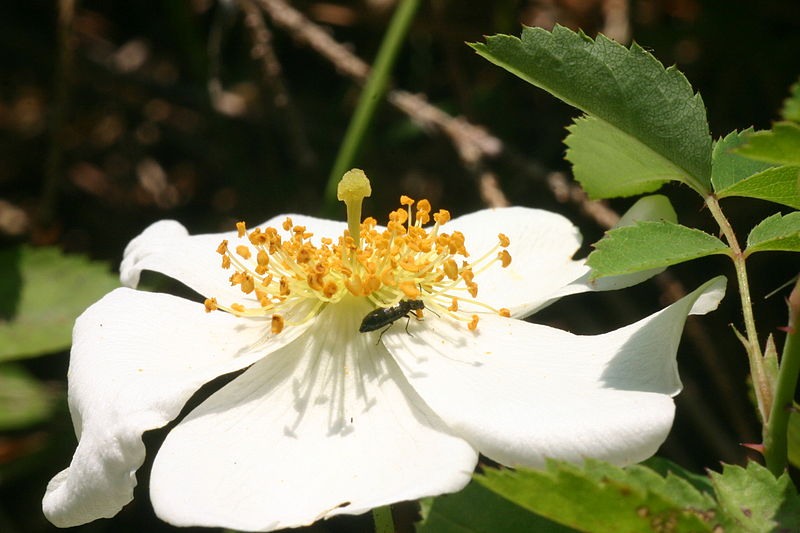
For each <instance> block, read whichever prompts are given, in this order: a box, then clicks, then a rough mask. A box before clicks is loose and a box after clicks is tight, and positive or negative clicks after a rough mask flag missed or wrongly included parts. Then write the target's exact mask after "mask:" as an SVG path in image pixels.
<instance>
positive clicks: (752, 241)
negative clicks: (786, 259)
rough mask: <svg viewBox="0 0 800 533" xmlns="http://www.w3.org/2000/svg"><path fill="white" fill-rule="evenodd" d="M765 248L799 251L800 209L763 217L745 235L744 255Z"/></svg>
mask: <svg viewBox="0 0 800 533" xmlns="http://www.w3.org/2000/svg"><path fill="white" fill-rule="evenodd" d="M767 250H772V251H784V252H800V211H794V212H792V213H789V214H788V215H781V214H780V213H775V214H774V215H772V216H770V217H767V218H765V219H764V220H762V221H761V222H759V223H758V225H757V226H756V227H755V228H753V229H752V231H751V232H750V235H748V236H747V249H745V251H744V253H745V256H748V255H750V254H753V253H755V252H764V251H767Z"/></svg>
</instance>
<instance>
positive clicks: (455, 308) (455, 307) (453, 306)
mask: <svg viewBox="0 0 800 533" xmlns="http://www.w3.org/2000/svg"><path fill="white" fill-rule="evenodd" d="M447 310H448V311H452V312H454V313H455V312H457V311H458V298H453V303H451V304H450V307H448V308H447Z"/></svg>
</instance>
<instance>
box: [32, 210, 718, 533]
mask: <svg viewBox="0 0 800 533" xmlns="http://www.w3.org/2000/svg"><path fill="white" fill-rule="evenodd" d="M405 203H407V202H405ZM420 207H422V209H421V210H419V208H420ZM417 208H418V211H417V213H416V218H417V219H419V220H421V221H424V220H425V219H426V218H429V217H428V216H427V215H426V209H427V211H428V212H429V211H430V208H429V206H428V204H427V202H424V201H422V202H419V203H418V204H417ZM407 209H408V210H407V211H406V208H402V209H401V210H398V211H395V212H394V214H393V215H392V217H393V218H392V220H393V222H392V223H390V228H392V229H390V230H386V231H387V233H386V235H389V237H388V240H386V239H384V238H383V237H381V233H382V231H383V230H382V229H381V228H377V227H375V226H374V222H373V221H369V220H368V221H366V222H365V224H363V225H362V226H361V228H360V230H359V229H355V230H354V229H353V228H358V227H359V226H358V224H357V222H356V224H355V226H354V225H353V224H352V222H353V221H354V220H355V221H357V220H358V219H359V218H356V217H360V215H353V213H350V214H349V215H348V217H349V220H350V221H351V225H350V228H351V229H350V234H351V235H353V234H354V231H355V232H359V231H360V238H359V239H358V241H359V242H358V243H356V242H355V241H356V240H355V239H353V240H350V241H349V244H350V246H349V248H348V246H347V243H348V241H347V239H344V240H343V241H342V242H343V243H344V247H343V248H338V249H336V250H334V246H335V244H334V242H332V241H327V240H326V241H323V240H322V238H323V237H328V238H330V239H332V240H333V241H336V240H337V239H338V238H339V237H341V236H342V235H343V234H344V230H345V228H346V227H347V225H346V224H344V223H340V222H334V221H329V220H320V219H316V218H311V217H305V216H301V215H291V219H292V222H289V223H286V225H285V228H286V229H287V230H288V234H289V235H295V236H297V237H295V238H294V240H292V238H287V237H284V240H283V241H282V242H281V243H280V244H277V241H276V240H274V235H277V233H276V234H273V237H260V236H259V235H265V234H267V233H270V234H271V231H268V230H266V229H265V228H267V227H278V228H280V227H281V226H282V225H283V224H284V223H285V219H286V218H287V217H286V216H285V215H284V216H281V217H276V218H274V219H272V220H269V221H267V222H266V223H265V224H263V225H261V226H259V227H258V231H256V232H255V233H254V232H250V233H245V232H244V231H243V228H241V230H242V231H240V232H238V234H237V232H232V233H228V234H217V235H197V236H190V235H188V233H187V231H186V230H185V229H184V227H183V226H181V225H180V224H178V223H177V222H173V221H162V222H158V223H156V224H153V225H152V226H151V227H149V228H148V229H147V230H145V232H144V233H143V234H142V235H140V236H139V237H137V238H136V239H134V240H133V241H132V242H131V243H130V245H129V246H128V248H127V249H126V251H125V258H124V260H123V264H122V268H121V271H122V279H123V282H124V283H125V284H126V285H129V286H135V285H136V284H137V283H138V278H139V273H140V272H141V271H142V270H145V269H147V270H154V271H158V272H161V273H164V274H166V275H169V276H172V277H174V278H175V279H178V280H180V281H181V282H183V283H184V284H186V285H187V286H189V287H190V288H192V289H194V290H195V291H197V292H198V293H200V294H201V295H203V296H204V297H207V298H212V297H213V298H215V299H216V300H215V301H211V300H207V301H206V307H207V308H208V309H212V310H213V309H215V308H219V309H220V310H215V311H213V312H210V313H206V312H204V310H203V305H202V304H199V303H197V302H193V301H189V300H186V299H183V298H178V297H175V296H171V295H167V294H158V293H150V292H142V291H137V290H133V289H128V288H122V289H117V290H115V291H113V292H111V293H110V294H108V295H107V296H106V297H104V298H103V299H102V300H100V301H99V302H97V303H96V304H94V305H93V306H92V307H90V308H89V309H87V310H86V312H85V313H84V314H83V315H82V316H81V317H80V318H79V319H78V321H77V322H76V324H75V330H74V345H73V349H72V356H71V360H70V369H69V404H70V411H71V414H72V418H73V422H74V425H75V431H76V434H77V437H78V440H79V442H78V447H77V450H76V452H75V455H74V457H73V459H72V463H71V465H70V466H69V468H67V469H66V470H64V471H63V472H61V473H59V474H58V475H57V476H55V477H54V478H53V480H52V481H51V482H50V484H49V486H48V488H47V493H46V494H45V497H44V502H43V507H44V511H45V514H46V515H47V517H48V519H49V520H50V521H51V522H53V523H54V524H56V525H57V526H61V527H67V526H74V525H78V524H82V523H86V522H89V521H92V520H95V519H97V518H100V517H111V516H113V515H115V514H116V513H117V512H118V511H119V510H120V509H121V508H122V507H123V506H124V505H125V504H126V503H128V502H129V501H130V500H131V499H132V497H133V487H134V486H135V485H136V477H135V474H136V470H137V469H138V468H139V466H141V464H142V463H143V461H144V453H145V449H144V446H143V444H142V440H141V437H142V434H143V433H144V432H145V431H148V430H151V429H154V428H158V427H161V426H163V425H165V424H166V423H168V422H169V421H171V420H172V419H174V418H175V417H176V416H177V415H178V414H179V412H180V411H181V409H182V407H183V406H184V404H185V402H186V401H187V400H188V399H189V397H190V396H191V395H192V394H193V393H194V392H195V391H197V389H198V388H199V387H200V386H202V385H203V384H205V383H207V382H208V381H210V380H212V379H213V378H215V377H217V376H220V375H222V374H226V373H229V372H233V371H237V370H241V369H246V370H245V371H244V372H243V373H242V374H241V375H239V376H237V377H236V378H235V379H233V380H232V381H231V382H230V383H228V384H227V385H225V386H224V387H222V389H220V390H219V391H217V392H216V393H214V394H212V395H211V396H210V397H209V398H208V399H206V400H205V401H204V402H203V403H202V404H201V405H200V406H199V407H197V408H196V409H194V410H193V411H192V412H190V413H189V414H188V416H186V418H184V419H183V420H182V421H180V422H179V423H178V424H177V425H176V427H175V428H174V429H172V431H170V432H169V434H168V435H167V436H166V440H165V441H164V443H163V445H162V447H161V449H160V450H159V451H158V454H157V456H156V458H155V462H154V465H153V470H152V474H151V480H150V494H151V499H152V502H153V506H154V507H155V511H156V513H157V514H158V516H159V517H161V518H162V519H164V520H166V521H167V522H170V523H172V524H175V525H179V526H188V525H201V526H223V527H228V528H233V529H239V530H253V531H269V530H273V529H279V528H284V527H292V526H299V525H303V524H308V523H311V522H314V521H316V520H319V519H322V518H327V517H330V516H333V515H337V514H342V513H347V514H358V513H362V512H365V511H368V510H369V509H372V508H374V507H378V506H382V505H386V504H389V503H392V502H396V501H402V500H411V499H416V498H420V497H423V496H429V495H435V494H441V493H447V492H453V491H457V490H459V489H461V488H462V487H464V485H465V484H466V483H467V482H468V481H469V480H470V476H471V474H472V472H473V468H474V467H475V464H476V462H477V459H478V454H479V453H482V454H485V455H486V456H488V457H489V458H491V459H494V460H495V461H498V462H500V463H503V464H506V465H512V466H513V465H526V466H533V467H537V466H541V465H542V464H543V462H544V458H545V457H554V458H562V459H568V460H571V461H581V460H582V458H584V457H594V458H599V459H604V460H607V461H611V462H613V463H616V464H627V463H631V462H635V461H640V460H643V459H645V458H647V457H649V456H650V455H652V454H653V453H655V451H656V449H657V448H658V447H659V445H660V444H661V443H662V442H663V441H664V439H665V438H666V435H667V433H668V432H669V429H670V427H671V425H672V419H673V415H674V409H675V407H674V402H673V400H672V397H673V396H675V395H676V394H677V393H678V392H679V391H680V389H681V383H680V380H679V377H678V373H677V367H676V362H675V353H676V350H677V344H678V341H679V338H680V335H681V330H682V328H683V322H684V320H685V318H686V316H687V314H689V313H695V314H703V313H706V312H708V311H710V310H712V309H714V308H715V307H716V305H717V303H718V302H719V300H720V299H721V297H722V295H723V293H724V287H725V280H724V278H717V279H714V280H712V281H710V282H708V283H706V284H705V285H703V286H702V287H700V288H699V289H697V290H696V291H694V292H693V293H691V294H690V295H688V296H686V297H685V298H683V299H682V300H680V301H678V302H676V303H674V304H672V305H671V306H669V307H667V308H666V309H664V310H662V311H660V312H658V313H655V314H653V315H651V316H649V317H647V318H645V319H643V320H641V321H639V322H637V323H635V324H632V325H630V326H627V327H624V328H621V329H619V330H616V331H612V332H610V333H607V334H604V335H597V336H579V335H573V334H571V333H567V332H565V331H561V330H557V329H553V328H549V327H546V326H541V325H536V324H531V323H528V322H524V321H522V320H519V318H522V317H524V316H527V315H528V314H530V313H531V312H532V311H533V310H535V309H537V308H539V307H541V306H543V305H545V304H547V303H548V302H550V301H552V300H553V299H555V298H557V297H558V296H560V295H563V294H568V293H574V292H580V291H585V290H590V289H591V287H589V285H587V284H586V283H584V282H581V281H576V280H582V279H585V278H586V272H587V267H586V266H585V265H584V263H583V262H582V261H573V260H572V259H571V258H572V255H573V254H574V253H575V251H576V250H577V249H578V247H579V246H580V235H579V233H578V231H577V229H576V228H575V227H574V226H572V224H571V223H569V221H567V220H566V219H565V218H563V217H561V216H559V215H556V214H553V213H549V212H545V211H541V210H536V209H526V208H506V209H491V210H484V211H480V212H477V213H473V214H471V215H467V216H464V217H460V218H456V219H454V220H452V221H449V222H447V220H445V219H449V215H448V214H447V213H446V212H440V213H438V214H437V217H436V218H437V220H439V222H442V224H440V223H437V224H436V225H434V226H433V227H432V228H430V229H429V230H427V231H423V230H422V229H421V227H419V226H414V225H412V224H411V222H412V221H411V220H410V219H411V215H412V213H411V207H410V205H408V207H407ZM398 213H400V214H398ZM402 213H406V215H403V214H402ZM406 217H408V218H409V220H408V221H407V222H406V229H405V230H399V229H398V226H397V224H402V223H403V222H404V221H403V220H402V219H403V218H406ZM444 222H446V225H444V224H443V223H444ZM409 227H410V228H417V229H409ZM298 228H299V229H298ZM440 228H442V229H441V231H440ZM445 230H447V231H448V232H449V233H444V232H445ZM403 231H406V232H408V233H410V234H416V235H417V237H418V238H417V240H416V241H414V240H413V239H411V238H409V239H406V240H403V239H401V238H400V237H401V233H402V232H403ZM392 232H394V236H391V234H392ZM281 233H282V232H281ZM310 233H313V236H309V235H308V234H310ZM459 233H460V234H462V235H463V236H464V238H465V240H464V241H461V237H459V236H458V235H459ZM500 233H502V234H504V235H503V236H502V237H499V238H498V234H500ZM283 234H284V235H286V233H283ZM254 235H255V237H253V236H254ZM442 235H445V237H442ZM506 236H507V237H506ZM431 238H432V240H431V241H430V246H429V247H428V246H427V245H426V244H425V242H426V241H425V240H426V239H431ZM223 240H226V241H227V243H228V244H227V245H226V246H222V247H220V242H221V241H223ZM498 240H499V241H500V242H499V243H498ZM412 241H414V242H412ZM507 241H508V242H507ZM309 242H311V243H313V246H311V245H309ZM459 242H462V243H463V245H464V246H466V249H467V250H469V252H470V255H469V258H468V260H470V261H472V260H473V259H475V260H474V261H473V262H472V263H469V264H466V263H464V262H463V261H464V258H463V257H460V256H459V261H458V263H455V262H451V260H452V259H453V255H452V254H451V252H452V253H453V254H455V255H458V254H459V253H463V252H464V250H463V248H461V247H460V246H459V245H458V243H459ZM271 243H272V246H273V248H272V250H270V246H271ZM325 243H328V244H325ZM239 245H242V246H245V247H246V248H247V250H244V249H239V250H238V252H237V251H236V250H237V248H236V247H237V246H239ZM451 245H452V246H451ZM504 245H507V247H504ZM382 246H383V247H386V246H388V248H385V249H386V250H392V247H393V246H394V247H395V249H394V251H393V252H391V253H392V254H394V255H392V258H393V259H394V260H395V261H394V263H392V261H391V260H390V259H391V258H390V259H387V257H388V256H386V255H381V254H380V250H381V247H382ZM218 247H219V251H220V252H221V253H222V254H223V257H224V258H226V259H223V261H224V262H226V263H227V262H228V261H232V262H233V265H232V266H231V267H230V268H229V269H227V270H224V269H222V268H220V265H219V262H220V255H218V253H217V251H218ZM303 247H306V252H301V251H300V250H301V249H302V248H303ZM413 247H421V250H420V251H414V250H412V248H413ZM325 250H327V251H325ZM356 250H360V251H362V252H363V251H365V250H367V251H369V252H364V254H363V255H362V256H361V260H360V261H359V260H358V259H357V258H354V257H353V254H354V253H356V252H355V251H356ZM370 250H371V251H370ZM426 250H429V251H426ZM259 251H266V252H267V254H266V255H267V256H268V257H267V258H266V259H265V256H264V254H261V256H260V257H259V254H258V252H259ZM270 251H271V252H272V253H271V254H270V253H269V252H270ZM331 252H334V253H331ZM337 253H338V254H339V255H338V256H337V255H336V254H337ZM486 253H488V255H487V254H486ZM509 253H510V257H511V258H513V260H512V261H511V264H510V265H508V261H509V259H510V258H509V257H508V256H507V255H508V254H509ZM308 254H310V256H309V255H308ZM390 255H391V254H390ZM248 257H249V258H248ZM337 257H338V258H337ZM495 258H497V259H498V260H497V261H495ZM306 260H308V261H306ZM404 261H405V263H404ZM501 263H504V264H507V268H503V267H502V264H501ZM259 265H260V266H261V268H259ZM316 265H323V266H322V267H317V266H316ZM423 265H428V266H423ZM323 267H324V268H323ZM454 268H455V270H453V269H454ZM415 269H416V270H415ZM348 270H349V271H350V274H349V275H348ZM468 271H471V272H472V273H473V274H474V278H473V276H472V274H469V273H467V274H465V272H468ZM232 272H238V276H237V275H236V274H234V276H233V282H234V285H233V286H232V285H231V283H229V278H231V273H232ZM315 273H316V274H319V276H318V277H314V276H315ZM370 273H372V274H373V277H374V278H375V279H377V280H378V282H377V284H376V282H375V281H372V280H373V277H370ZM270 275H272V279H271V281H270V280H269V278H268V276H270ZM356 276H358V277H356ZM251 282H252V283H253V286H251V285H250V284H251ZM473 286H475V288H474V289H473ZM476 291H477V294H476ZM454 296H455V297H456V298H457V302H456V303H455V304H454V303H453V297H454ZM403 300H415V301H417V300H421V301H422V302H424V304H425V309H424V310H422V311H420V313H421V314H422V315H423V316H422V318H421V319H419V318H418V317H417V318H415V317H413V316H412V317H411V318H410V322H409V323H408V325H407V328H408V331H406V319H405V318H403V319H401V320H399V321H398V322H397V323H395V324H394V325H393V326H392V327H391V328H389V329H388V330H387V331H385V332H382V331H381V330H380V329H379V330H375V331H370V332H367V333H360V332H359V326H360V325H361V323H362V320H363V319H364V317H365V316H366V315H367V314H368V313H369V312H370V311H373V310H375V309H376V308H377V307H388V306H392V305H397V304H398V302H400V301H403ZM234 303H235V304H236V305H234ZM239 306H241V307H239ZM456 307H457V308H458V310H457V311H456V310H455V309H456ZM223 309H227V310H229V311H230V312H223V311H222V310H223ZM507 311H508V312H507ZM603 312H608V311H603ZM506 314H510V315H511V316H510V318H507V317H505V316H501V315H506ZM237 315H238V316H237ZM476 317H478V318H476ZM381 329H382V328H381Z"/></svg>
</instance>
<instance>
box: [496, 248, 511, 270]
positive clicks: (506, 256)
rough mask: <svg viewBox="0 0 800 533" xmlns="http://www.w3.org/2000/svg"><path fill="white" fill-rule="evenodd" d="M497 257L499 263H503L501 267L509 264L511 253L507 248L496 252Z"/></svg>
mask: <svg viewBox="0 0 800 533" xmlns="http://www.w3.org/2000/svg"><path fill="white" fill-rule="evenodd" d="M497 258H498V259H499V260H500V264H501V265H503V268H506V267H507V266H508V265H510V264H511V254H510V253H508V250H501V251H500V253H498V254H497Z"/></svg>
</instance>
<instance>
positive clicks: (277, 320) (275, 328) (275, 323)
mask: <svg viewBox="0 0 800 533" xmlns="http://www.w3.org/2000/svg"><path fill="white" fill-rule="evenodd" d="M284 324H285V321H284V320H283V317H282V316H281V315H272V334H273V335H277V334H278V333H280V332H281V331H283V326H284Z"/></svg>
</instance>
